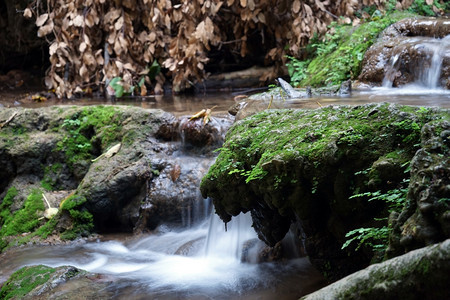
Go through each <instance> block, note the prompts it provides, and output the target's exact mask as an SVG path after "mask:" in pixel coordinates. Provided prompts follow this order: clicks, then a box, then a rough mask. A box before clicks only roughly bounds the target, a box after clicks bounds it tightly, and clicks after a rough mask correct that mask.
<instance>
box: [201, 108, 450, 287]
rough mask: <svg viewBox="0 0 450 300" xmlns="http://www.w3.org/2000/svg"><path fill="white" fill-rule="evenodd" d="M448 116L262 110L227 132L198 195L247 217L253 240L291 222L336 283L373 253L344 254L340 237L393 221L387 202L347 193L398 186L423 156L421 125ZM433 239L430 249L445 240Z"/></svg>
mask: <svg viewBox="0 0 450 300" xmlns="http://www.w3.org/2000/svg"><path fill="white" fill-rule="evenodd" d="M448 118H449V112H448V110H439V109H434V108H430V109H423V108H422V109H419V108H413V107H407V106H397V105H391V104H386V103H384V104H370V105H363V106H355V107H346V106H341V107H332V106H330V107H325V108H322V109H317V110H274V111H266V112H262V113H259V114H257V115H254V116H251V117H248V118H246V119H244V120H242V121H239V122H237V123H235V125H233V127H231V128H230V130H229V132H228V133H227V139H226V142H225V144H224V146H223V147H222V148H221V152H220V155H219V157H218V158H217V160H216V162H215V164H214V165H213V166H212V167H211V168H210V170H209V173H208V174H207V176H205V177H204V178H203V180H202V184H201V191H202V194H203V196H204V197H211V198H212V199H213V203H214V205H215V208H216V213H217V214H218V215H219V216H220V217H221V218H222V220H223V221H224V222H228V221H229V220H230V219H231V217H232V216H236V215H238V214H239V213H240V212H247V211H251V214H252V218H253V226H254V228H255V229H256V231H257V233H258V236H259V237H260V239H262V240H263V241H265V242H266V243H267V244H269V245H271V246H273V245H275V244H276V243H277V242H278V241H280V240H281V239H282V238H283V237H284V235H285V234H286V232H287V230H288V228H289V225H290V224H291V223H297V225H298V227H301V228H303V230H304V233H305V235H306V240H305V246H306V250H307V252H308V255H309V257H310V259H311V261H312V263H313V264H315V265H316V266H318V267H319V269H321V270H322V271H323V272H324V273H326V274H327V275H328V276H329V279H331V280H333V279H337V278H339V277H340V276H342V275H346V274H349V273H350V272H353V271H355V270H358V269H360V268H361V267H364V266H367V265H368V264H369V262H370V260H371V258H372V255H373V252H371V251H367V249H366V250H363V251H357V252H354V251H353V250H354V249H353V250H342V249H341V246H342V245H343V244H344V242H345V241H346V237H345V234H346V233H347V232H349V231H350V230H353V229H356V228H360V227H373V226H380V225H381V224H383V223H382V222H381V223H380V222H379V221H378V222H377V221H374V218H383V217H387V216H388V214H389V213H388V210H389V205H388V203H387V202H384V201H369V202H368V201H367V200H368V197H351V196H352V195H355V194H363V193H365V192H375V191H381V192H387V191H389V190H393V189H397V188H399V186H401V185H402V182H403V180H404V179H408V178H409V174H408V173H407V172H405V169H406V168H407V166H408V163H409V161H410V160H411V159H412V158H413V157H414V154H415V153H416V151H417V150H419V149H420V147H419V145H420V139H421V131H420V130H421V128H423V127H424V125H425V124H426V123H428V122H430V121H433V120H435V121H433V122H435V123H433V124H436V126H444V127H445V125H444V124H446V122H448ZM438 124H441V125H438ZM436 151H439V150H436ZM436 156H439V155H436ZM440 157H441V159H444V158H445V155H443V153H441V156H440ZM438 172H441V171H440V170H438ZM436 184H437V185H438V186H440V187H441V188H444V189H445V188H446V186H445V184H444V182H443V181H442V184H441V183H440V182H439V183H438V182H436ZM441 196H442V195H441ZM442 197H444V196H442ZM446 197H448V196H446ZM441 202H442V201H441ZM444 202H445V201H444ZM444 204H445V205H448V204H447V203H446V202H445V203H444ZM446 207H448V206H446ZM444 215H445V214H444ZM439 220H446V219H445V218H442V217H440V218H439ZM443 222H448V221H443ZM446 224H448V223H446ZM439 232H442V230H440V231H439ZM438 236H439V238H436V237H437V236H435V237H434V239H430V240H428V241H427V243H429V242H432V241H433V242H435V241H437V240H439V239H440V240H442V239H443V238H445V235H442V234H441V235H438ZM447 237H448V235H447ZM299 239H301V237H299Z"/></svg>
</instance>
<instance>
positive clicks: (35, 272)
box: [0, 265, 56, 300]
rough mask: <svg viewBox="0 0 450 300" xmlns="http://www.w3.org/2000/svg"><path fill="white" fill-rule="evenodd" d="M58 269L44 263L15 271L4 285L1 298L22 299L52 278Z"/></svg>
mask: <svg viewBox="0 0 450 300" xmlns="http://www.w3.org/2000/svg"><path fill="white" fill-rule="evenodd" d="M55 271H56V269H54V268H50V267H47V266H43V265H38V266H30V267H23V268H21V269H19V270H17V271H16V272H14V273H13V274H12V275H11V277H9V279H8V281H6V282H5V284H4V285H3V286H2V289H1V291H0V299H5V300H6V299H22V298H23V297H24V296H26V295H27V294H28V293H29V292H31V291H32V290H33V289H34V288H36V287H37V286H39V285H41V284H44V283H45V282H47V281H48V280H49V279H50V275H51V274H52V273H54V272H55Z"/></svg>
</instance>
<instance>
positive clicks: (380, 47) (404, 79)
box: [359, 18, 450, 88]
mask: <svg viewBox="0 0 450 300" xmlns="http://www.w3.org/2000/svg"><path fill="white" fill-rule="evenodd" d="M448 35H450V22H449V21H448V19H445V18H443V19H436V18H423V19H405V20H402V21H400V22H397V23H395V24H393V25H391V26H390V27H388V28H387V29H386V30H385V31H384V32H383V34H382V35H381V37H380V39H379V41H378V42H377V43H375V44H373V45H372V46H371V47H370V48H369V49H368V50H367V52H366V54H365V56H364V60H363V63H362V64H363V67H362V71H361V74H360V76H359V80H360V81H362V82H365V83H370V84H372V85H380V84H381V83H383V80H387V81H389V82H391V84H392V85H393V86H394V87H397V86H401V85H405V84H408V83H412V82H418V83H420V84H424V85H426V84H427V83H426V79H425V78H421V75H420V74H422V73H423V71H424V70H426V69H428V68H430V67H431V65H432V63H433V62H432V57H433V54H434V51H436V50H435V49H436V47H442V50H441V51H440V53H439V54H438V55H441V56H442V66H441V70H440V75H439V76H437V77H438V78H437V80H438V83H437V84H438V86H440V87H443V88H448V78H449V77H450V52H449V49H450V43H449V42H448V38H445V37H446V36H448ZM435 38H439V39H442V40H441V41H439V40H434V39H435ZM427 43H428V45H429V46H427Z"/></svg>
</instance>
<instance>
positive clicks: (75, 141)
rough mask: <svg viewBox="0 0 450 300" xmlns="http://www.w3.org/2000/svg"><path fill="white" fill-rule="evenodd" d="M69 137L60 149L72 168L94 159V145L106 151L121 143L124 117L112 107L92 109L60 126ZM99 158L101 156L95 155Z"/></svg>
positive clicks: (93, 107)
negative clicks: (116, 143) (114, 144)
mask: <svg viewBox="0 0 450 300" xmlns="http://www.w3.org/2000/svg"><path fill="white" fill-rule="evenodd" d="M61 127H62V128H63V129H64V130H65V131H66V132H67V135H66V136H65V137H64V139H63V140H62V141H60V142H59V143H58V145H57V149H58V150H60V151H64V153H65V155H66V158H67V163H68V165H69V166H73V165H74V164H77V163H78V162H79V161H86V160H90V159H92V158H93V157H94V155H93V154H94V153H93V151H94V145H95V146H97V147H98V146H100V147H101V149H106V148H107V147H108V146H109V145H110V144H111V143H113V142H115V141H117V140H121V138H122V137H121V136H120V134H121V113H120V111H118V110H117V109H116V108H115V107H113V106H92V107H86V108H83V109H82V110H81V111H78V112H76V113H75V114H73V115H71V116H69V117H68V118H67V119H65V120H64V122H63V124H62V126H61ZM96 155H98V154H96Z"/></svg>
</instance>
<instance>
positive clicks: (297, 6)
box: [292, 0, 300, 14]
mask: <svg viewBox="0 0 450 300" xmlns="http://www.w3.org/2000/svg"><path fill="white" fill-rule="evenodd" d="M292 11H293V12H294V13H296V14H298V12H299V11H300V0H295V1H294V3H292Z"/></svg>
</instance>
